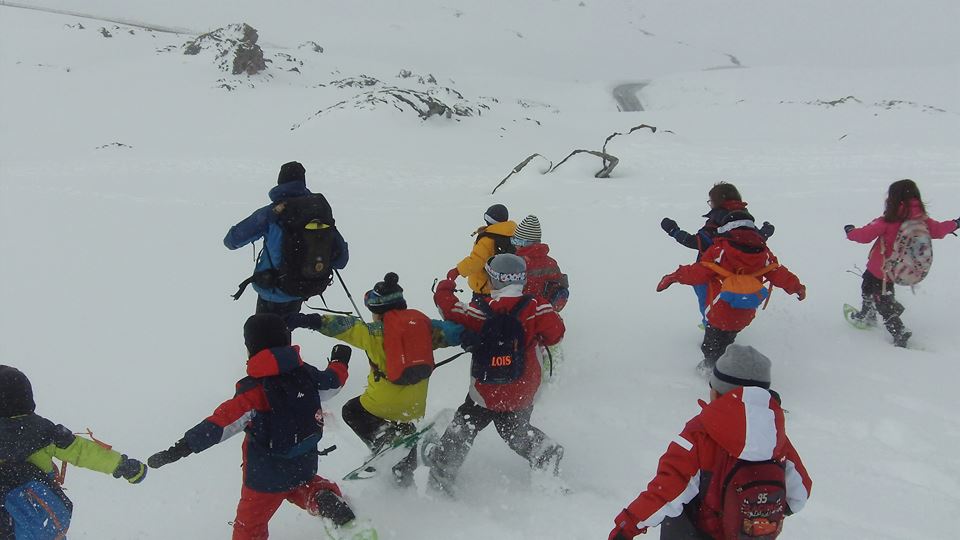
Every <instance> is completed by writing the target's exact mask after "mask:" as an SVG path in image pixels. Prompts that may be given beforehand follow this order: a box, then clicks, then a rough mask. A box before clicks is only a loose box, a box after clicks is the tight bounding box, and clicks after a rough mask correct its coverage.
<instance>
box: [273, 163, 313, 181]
mask: <svg viewBox="0 0 960 540" xmlns="http://www.w3.org/2000/svg"><path fill="white" fill-rule="evenodd" d="M306 175H307V170H306V169H304V168H303V165H301V164H300V162H299V161H291V162H290V163H284V164H283V166H281V167H280V174H279V175H278V176H277V185H280V184H286V183H287V182H306V181H307V176H306Z"/></svg>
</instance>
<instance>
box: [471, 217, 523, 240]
mask: <svg viewBox="0 0 960 540" xmlns="http://www.w3.org/2000/svg"><path fill="white" fill-rule="evenodd" d="M479 232H488V233H490V234H499V235H502V236H513V233H515V232H517V224H516V223H514V222H513V221H510V220H507V221H501V222H500V223H494V224H493V225H487V226H486V227H480V229H478V233H479Z"/></svg>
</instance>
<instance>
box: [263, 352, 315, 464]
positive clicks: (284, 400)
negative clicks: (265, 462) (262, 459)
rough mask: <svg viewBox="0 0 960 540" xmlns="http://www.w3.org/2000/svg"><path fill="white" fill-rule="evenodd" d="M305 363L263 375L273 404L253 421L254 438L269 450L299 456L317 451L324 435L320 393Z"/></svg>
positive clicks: (286, 455) (268, 398) (311, 367)
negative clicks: (283, 370)
mask: <svg viewBox="0 0 960 540" xmlns="http://www.w3.org/2000/svg"><path fill="white" fill-rule="evenodd" d="M313 369H316V368H314V367H313V366H310V365H303V366H300V367H298V368H297V369H294V370H293V371H290V372H287V373H283V374H281V375H275V376H272V377H265V378H263V379H259V381H260V384H261V385H262V386H263V390H264V392H265V393H266V395H267V402H268V403H269V404H270V411H269V412H258V413H257V416H256V417H255V418H254V421H253V423H252V425H251V430H252V433H251V435H252V436H253V439H254V440H255V441H256V442H257V444H259V445H260V446H261V447H262V448H264V449H265V450H266V451H267V452H268V453H270V454H272V455H275V456H282V457H296V456H299V455H303V454H305V453H307V452H311V451H316V449H317V443H318V442H319V441H320V437H321V436H322V435H323V417H322V416H321V409H320V394H319V392H318V391H317V383H316V381H314V379H313V377H311V374H310V370H313Z"/></svg>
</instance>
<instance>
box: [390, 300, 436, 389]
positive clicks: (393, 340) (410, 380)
mask: <svg viewBox="0 0 960 540" xmlns="http://www.w3.org/2000/svg"><path fill="white" fill-rule="evenodd" d="M383 350H384V352H386V355H387V361H386V364H387V365H386V372H385V373H382V374H379V375H380V376H383V377H386V379H387V380H388V381H390V382H392V383H394V384H400V385H410V384H416V383H418V382H420V381H422V380H424V379H426V378H428V377H429V376H430V374H431V373H433V368H434V367H435V364H434V360H433V322H432V321H431V320H430V318H429V317H427V316H426V315H424V314H423V313H420V312H419V311H417V310H415V309H392V310H390V311H388V312H386V313H384V314H383Z"/></svg>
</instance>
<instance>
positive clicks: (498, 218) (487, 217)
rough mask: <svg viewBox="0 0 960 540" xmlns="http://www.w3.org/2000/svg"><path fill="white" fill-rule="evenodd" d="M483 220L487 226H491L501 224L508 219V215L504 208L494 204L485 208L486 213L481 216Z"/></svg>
mask: <svg viewBox="0 0 960 540" xmlns="http://www.w3.org/2000/svg"><path fill="white" fill-rule="evenodd" d="M483 219H484V221H486V222H487V225H493V224H494V223H502V222H504V221H506V220H508V219H510V213H509V212H507V207H506V206H504V205H502V204H495V205H493V206H491V207H490V208H487V211H486V212H484V214H483Z"/></svg>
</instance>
